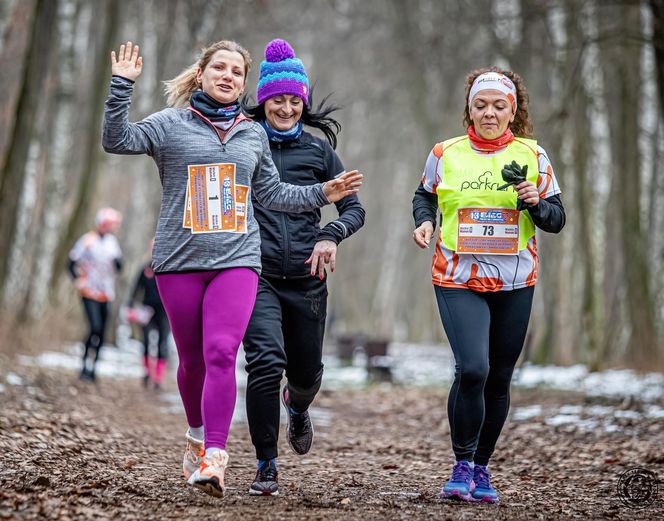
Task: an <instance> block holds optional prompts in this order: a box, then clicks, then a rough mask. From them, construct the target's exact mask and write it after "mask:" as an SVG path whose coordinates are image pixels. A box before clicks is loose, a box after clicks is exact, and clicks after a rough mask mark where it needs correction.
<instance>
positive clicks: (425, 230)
mask: <svg viewBox="0 0 664 521" xmlns="http://www.w3.org/2000/svg"><path fill="white" fill-rule="evenodd" d="M431 237H433V223H432V222H431V221H424V222H423V223H422V224H420V225H419V226H418V227H417V228H415V231H414V232H413V240H414V241H415V244H417V245H418V246H419V247H420V248H428V247H429V243H430V242H431Z"/></svg>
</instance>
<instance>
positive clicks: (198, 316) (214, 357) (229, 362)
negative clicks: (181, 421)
mask: <svg viewBox="0 0 664 521" xmlns="http://www.w3.org/2000/svg"><path fill="white" fill-rule="evenodd" d="M156 278H157V287H158V288H159V295H160V296H161V300H162V302H163V303H164V308H165V309H166V314H167V315H168V320H169V321H170V323H171V329H172V331H173V337H174V338H175V344H176V346H177V350H178V356H179V358H180V363H179V365H178V375H177V380H178V388H179V389H180V396H181V397H182V403H183V404H184V410H185V414H186V415H187V422H188V423H189V426H190V427H200V426H201V425H203V426H204V428H205V447H206V448H208V447H216V448H220V449H223V448H225V446H226V439H227V438H228V430H229V429H230V425H231V419H232V418H233V409H234V408H235V394H236V388H235V358H236V356H237V351H238V348H239V347H240V342H241V341H242V337H243V336H244V333H245V330H246V329H247V324H248V323H249V318H250V317H251V311H252V309H253V307H254V301H255V300H256V288H257V286H258V275H257V274H256V272H255V271H253V270H251V269H249V268H229V269H224V270H213V271H196V272H189V273H164V274H161V275H160V274H157V276H156Z"/></svg>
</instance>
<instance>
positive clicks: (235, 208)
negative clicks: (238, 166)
mask: <svg viewBox="0 0 664 521" xmlns="http://www.w3.org/2000/svg"><path fill="white" fill-rule="evenodd" d="M188 170H189V182H188V183H187V192H186V196H185V205H184V217H183V221H182V226H183V227H185V228H189V229H190V230H191V233H218V232H230V233H246V232H247V225H246V212H247V199H248V197H249V187H248V186H245V185H239V184H236V183H235V164H234V163H220V164H212V165H189V167H188Z"/></svg>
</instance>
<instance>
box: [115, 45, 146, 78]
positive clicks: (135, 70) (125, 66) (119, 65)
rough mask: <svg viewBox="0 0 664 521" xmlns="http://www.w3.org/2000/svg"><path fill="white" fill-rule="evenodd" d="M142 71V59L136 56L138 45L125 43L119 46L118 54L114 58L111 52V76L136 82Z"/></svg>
mask: <svg viewBox="0 0 664 521" xmlns="http://www.w3.org/2000/svg"><path fill="white" fill-rule="evenodd" d="M142 70H143V57H142V56H139V55H138V45H133V44H132V43H131V42H127V43H126V45H125V44H122V45H121V46H120V52H119V53H118V56H117V58H116V56H115V51H111V73H112V74H113V76H122V77H123V78H126V79H128V80H131V81H136V78H138V77H139V76H140V75H141V71H142Z"/></svg>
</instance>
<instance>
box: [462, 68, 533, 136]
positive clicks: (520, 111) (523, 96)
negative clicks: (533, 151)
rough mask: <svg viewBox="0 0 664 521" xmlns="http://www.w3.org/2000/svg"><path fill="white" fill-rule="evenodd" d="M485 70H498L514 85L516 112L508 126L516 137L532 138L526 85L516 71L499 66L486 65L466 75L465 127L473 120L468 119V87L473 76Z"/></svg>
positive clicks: (471, 123)
mask: <svg viewBox="0 0 664 521" xmlns="http://www.w3.org/2000/svg"><path fill="white" fill-rule="evenodd" d="M485 72H498V73H500V74H504V75H505V76H507V77H508V78H509V79H510V80H512V82H513V83H514V86H515V87H516V99H517V103H516V114H515V115H514V121H512V123H510V125H509V128H510V130H511V131H512V134H514V135H515V136H517V137H525V138H532V137H533V122H532V121H530V116H529V115H528V91H527V90H526V86H525V85H524V84H523V80H522V79H521V76H519V75H518V74H517V73H516V72H513V71H510V70H506V69H501V68H500V67H486V68H483V69H476V70H474V71H473V72H471V73H470V74H468V76H466V104H465V106H464V108H463V124H464V126H465V128H469V127H471V126H473V120H472V119H470V111H469V109H468V96H469V94H470V88H471V87H472V86H473V82H474V81H475V78H477V77H478V76H479V75H480V74H484V73H485Z"/></svg>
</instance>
